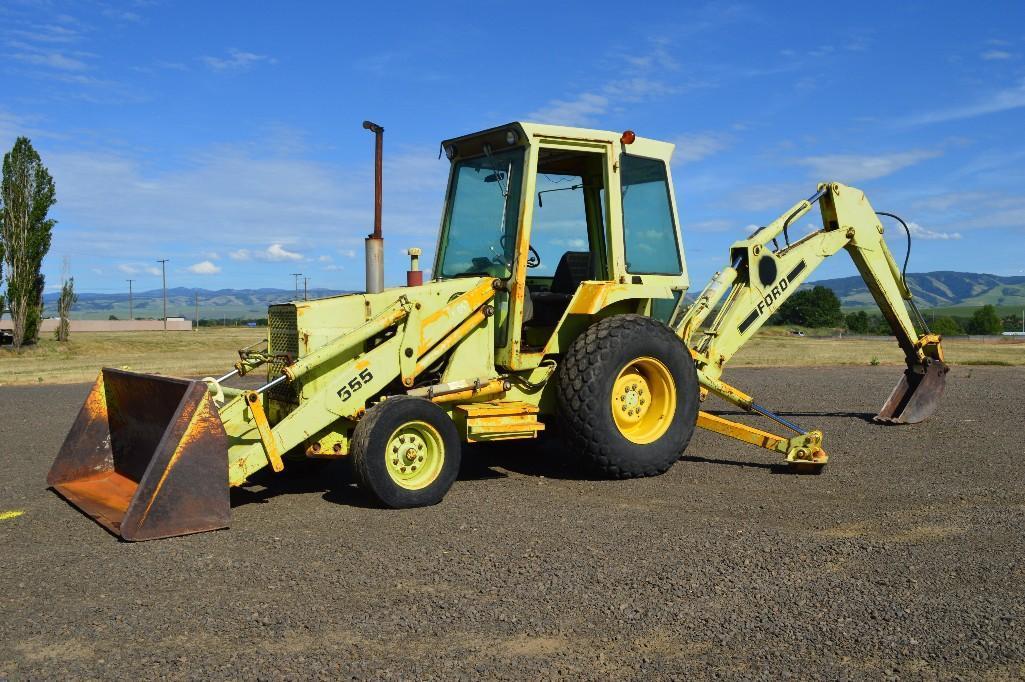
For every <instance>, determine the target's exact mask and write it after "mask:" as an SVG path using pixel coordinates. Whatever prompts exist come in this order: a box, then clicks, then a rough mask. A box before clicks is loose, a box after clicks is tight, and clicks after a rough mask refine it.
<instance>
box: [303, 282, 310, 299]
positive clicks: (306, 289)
mask: <svg viewBox="0 0 1025 682" xmlns="http://www.w3.org/2000/svg"><path fill="white" fill-rule="evenodd" d="M309 284H310V278H309V277H303V300H304V301H308V300H310V293H309V291H310V290H309Z"/></svg>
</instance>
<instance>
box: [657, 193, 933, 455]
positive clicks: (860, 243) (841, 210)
mask: <svg viewBox="0 0 1025 682" xmlns="http://www.w3.org/2000/svg"><path fill="white" fill-rule="evenodd" d="M815 203H818V204H819V205H820V209H821V213H822V229H820V230H817V231H815V232H812V233H811V234H809V235H807V236H805V237H803V238H801V239H799V240H798V241H796V242H794V243H792V244H791V243H789V235H788V229H789V228H790V226H791V225H792V224H793V223H794V221H796V220H797V219H799V218H800V217H801V216H803V215H804V214H805V213H807V212H808V211H809V210H810V209H811V208H812V207H813V206H814V205H815ZM780 234H782V235H783V236H784V238H785V239H786V241H787V244H786V245H785V246H783V247H782V248H779V247H778V243H779V236H780ZM841 249H846V250H847V252H848V253H849V254H850V256H851V259H852V260H853V261H854V264H855V266H856V267H857V269H858V272H859V273H860V274H861V276H862V278H863V279H864V280H865V283H866V284H867V286H868V289H869V291H870V292H871V293H872V297H873V298H874V299H875V301H876V303H877V304H878V305H879V308H880V310H881V311H882V313H883V316H884V317H885V318H886V320H887V322H888V323H889V325H890V328H891V329H892V330H893V333H894V336H895V337H896V338H897V343H898V344H899V345H900V347H901V349H902V350H903V351H904V355H905V358H906V361H907V366H908V369H907V371H906V372H905V375H904V378H903V379H902V380H901V382H900V383H899V384H898V386H897V387H896V388H895V389H894V391H893V393H891V395H890V398H889V400H888V401H887V402H886V404H885V405H884V407H883V409H882V410H881V411H880V413H879V415H878V416H877V420H878V421H884V422H895V423H913V422H918V421H922V420H923V419H925V418H926V417H928V416H929V414H931V413H932V411H933V410H934V409H935V406H936V404H937V402H938V398H939V396H940V394H941V393H942V390H943V383H944V376H945V374H946V371H947V367H946V365H945V364H944V363H943V353H942V350H941V348H940V337H939V336H936V335H934V334H931V333H930V332H929V330H928V328H926V326H925V323H924V320H922V319H921V316H920V315H917V309H916V308H914V304H913V302H912V301H911V299H912V297H911V291H910V290H909V289H908V287H907V285H906V283H905V282H904V279H903V276H902V274H901V272H900V269H899V268H898V266H897V263H896V262H895V261H894V259H893V255H892V254H891V252H890V249H889V248H888V247H887V245H886V241H885V240H884V239H883V226H882V224H881V223H880V221H879V218H878V216H877V214H876V212H875V211H874V210H873V208H872V206H871V204H870V203H869V201H868V199H867V198H866V197H865V194H864V193H863V192H861V191H860V190H857V189H854V188H852V187H847V186H845V185H842V184H839V183H823V184H820V185H819V186H818V188H817V190H816V192H815V194H813V195H812V196H811V197H809V198H808V199H806V200H804V201H801V202H798V203H797V204H795V205H794V206H792V207H791V208H790V209H789V210H787V212H786V213H784V214H783V215H781V216H780V217H779V218H777V219H776V220H774V221H773V222H772V223H770V224H769V225H768V226H766V227H763V228H761V229H760V230H758V231H756V232H755V233H754V234H752V235H751V236H750V237H748V238H747V239H744V240H741V241H738V242H736V243H734V244H733V245H732V246H731V247H730V263H731V264H730V266H729V267H726V268H724V269H723V270H722V271H720V272H717V273H716V274H715V276H714V277H713V278H712V280H711V281H710V282H709V284H708V286H706V287H705V289H704V290H703V291H702V292H701V294H700V295H699V296H698V299H697V300H696V301H695V302H694V304H693V305H692V306H690V308H688V309H687V310H686V311H684V312H682V314H681V315H680V316H679V317H678V318H677V319H675V320H674V322H673V326H674V328H675V331H676V333H677V334H678V335H679V336H680V337H681V339H682V340H683V341H684V343H686V344H687V346H688V347H689V348H690V350H691V354H692V355H693V357H694V361H695V363H696V365H697V369H698V379H699V381H700V382H701V385H702V388H703V389H704V390H706V391H710V392H712V393H715V394H716V395H718V396H720V397H722V398H724V399H725V400H727V401H729V402H731V403H733V404H735V405H738V406H740V407H742V408H744V409H745V410H748V411H753V412H759V413H761V414H765V415H766V416H769V417H770V418H772V419H775V420H776V421H777V422H778V423H780V424H782V425H784V426H787V427H788V428H791V429H793V428H794V425H793V424H790V423H789V422H787V421H786V420H784V419H782V418H780V417H777V416H776V415H773V414H772V413H767V410H764V408H760V407H758V406H757V405H756V404H755V403H753V402H752V401H751V399H750V398H749V397H747V396H746V395H744V394H743V393H742V392H740V391H738V390H737V389H734V388H733V387H731V386H729V385H728V384H726V383H724V382H722V381H721V376H722V373H723V370H724V368H725V366H726V363H727V362H729V360H730V359H731V358H732V357H733V356H734V355H735V354H736V353H737V351H739V350H740V348H741V347H742V346H743V345H744V344H745V343H747V342H748V341H749V340H750V339H751V338H752V337H753V336H754V335H755V334H756V333H757V331H758V330H759V329H760V328H761V327H762V325H764V324H765V323H766V322H767V321H768V319H769V318H770V317H771V316H772V315H773V313H775V312H776V311H777V310H778V309H779V307H780V306H781V305H782V304H783V303H784V302H785V301H786V300H788V299H789V298H790V297H791V296H792V295H793V294H794V293H795V292H796V291H797V289H798V287H799V286H800V285H801V283H803V282H804V281H805V280H806V279H807V278H808V277H809V276H810V275H811V274H812V273H813V272H814V271H815V269H816V268H818V266H819V265H820V264H821V263H822V262H823V261H824V260H826V259H827V258H829V257H830V256H832V255H834V254H835V253H837V252H838V251H840V250H841ZM720 302H721V303H722V305H721V306H720V307H719V310H718V312H717V313H716V315H715V317H714V319H713V320H712V323H711V324H709V325H708V326H707V327H706V328H702V326H703V324H704V322H705V320H706V318H707V317H708V316H709V315H710V314H711V313H712V311H714V310H715V309H716V306H719V304H720ZM909 302H910V303H911V305H910V309H911V310H913V311H915V313H916V315H917V317H918V319H919V321H920V325H921V327H922V328H923V329H922V333H921V334H920V333H919V331H918V330H917V329H916V327H915V324H914V321H913V320H912V317H911V315H910V313H909V305H908V303H909ZM706 421H707V420H706ZM749 440H750V439H749ZM777 449H778V448H777ZM823 457H824V453H823ZM823 461H824V460H823Z"/></svg>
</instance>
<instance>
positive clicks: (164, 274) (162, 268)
mask: <svg viewBox="0 0 1025 682" xmlns="http://www.w3.org/2000/svg"><path fill="white" fill-rule="evenodd" d="M157 262H158V263H160V280H161V281H162V282H163V284H164V331H165V332H166V331H167V259H166V258H164V259H162V260H158V261H157Z"/></svg>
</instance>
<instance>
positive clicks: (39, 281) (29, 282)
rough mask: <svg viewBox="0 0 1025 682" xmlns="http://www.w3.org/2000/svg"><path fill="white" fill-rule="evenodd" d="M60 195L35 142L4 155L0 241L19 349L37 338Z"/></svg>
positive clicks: (18, 143)
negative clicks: (45, 268) (45, 269)
mask: <svg viewBox="0 0 1025 682" xmlns="http://www.w3.org/2000/svg"><path fill="white" fill-rule="evenodd" d="M56 193H57V192H56V189H55V188H54V184H53V178H52V177H51V176H50V172H49V171H48V170H46V166H44V165H43V162H42V159H41V158H40V157H39V153H38V152H36V150H35V149H34V148H33V147H32V142H30V141H29V139H28V138H27V137H19V138H18V139H17V140H16V141H15V143H14V147H13V148H12V149H11V151H9V152H8V153H6V154H4V164H3V179H2V182H0V241H2V242H3V244H4V249H3V250H4V253H3V261H4V266H5V269H6V272H5V276H6V280H5V281H6V284H7V305H8V307H9V308H10V311H11V320H12V323H13V327H14V344H13V345H14V348H15V349H17V348H20V347H21V346H22V344H24V343H31V342H32V341H34V340H35V339H36V337H37V336H38V332H39V322H40V320H41V319H42V297H43V285H44V283H45V280H44V278H43V275H42V274H41V273H40V269H41V268H42V265H43V258H44V257H45V256H46V253H47V252H48V251H49V250H50V238H51V234H52V232H53V226H54V225H55V224H56V222H57V221H55V220H53V219H52V218H48V217H47V215H48V213H49V211H50V207H51V206H53V205H54V203H56V201H57V199H56Z"/></svg>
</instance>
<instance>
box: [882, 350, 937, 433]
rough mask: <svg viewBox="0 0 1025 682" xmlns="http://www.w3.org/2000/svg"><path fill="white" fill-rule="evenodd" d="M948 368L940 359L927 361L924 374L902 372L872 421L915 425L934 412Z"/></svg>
mask: <svg viewBox="0 0 1025 682" xmlns="http://www.w3.org/2000/svg"><path fill="white" fill-rule="evenodd" d="M948 371H950V368H949V367H947V365H945V364H944V363H943V362H940V361H939V360H930V361H927V363H926V365H925V371H924V372H916V371H914V370H912V369H906V370H904V376H903V377H901V380H900V381H899V382H897V386H896V387H895V388H894V389H893V392H892V393H890V397H889V398H888V399H887V400H886V404H884V405H883V409H881V410H879V414H877V415H876V416H875V417H874V418H873V419H874V421H877V422H880V423H884V424H917V423H918V422H921V421H925V420H926V419H928V418H929V416H930V415H931V414H932V413H933V412H935V411H936V406H937V405H939V402H940V398H941V397H942V396H943V388H944V386H946V385H947V372H948Z"/></svg>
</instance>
